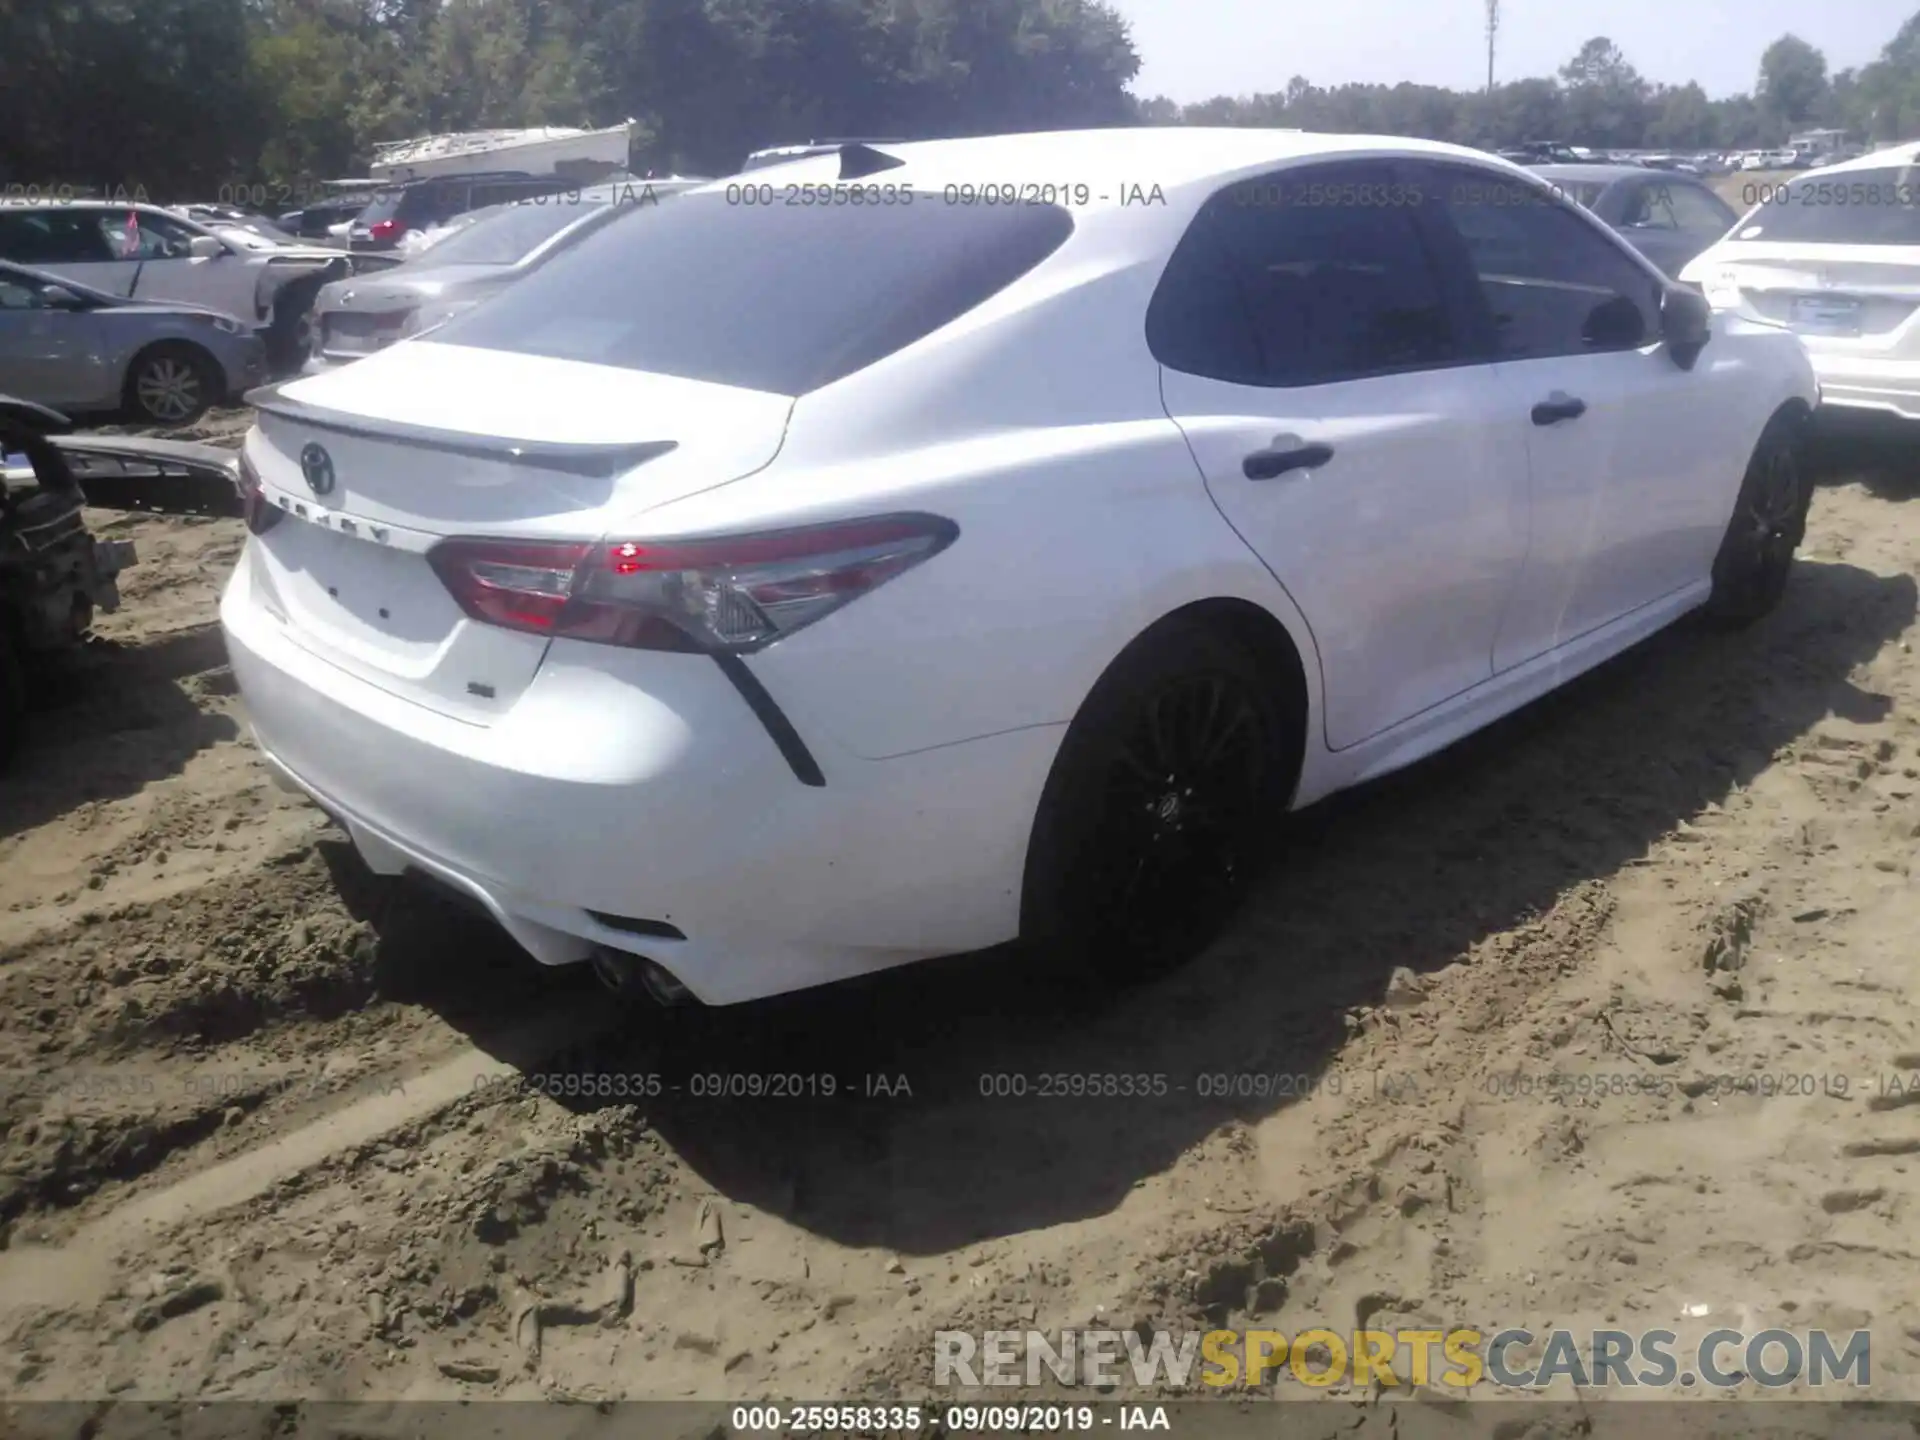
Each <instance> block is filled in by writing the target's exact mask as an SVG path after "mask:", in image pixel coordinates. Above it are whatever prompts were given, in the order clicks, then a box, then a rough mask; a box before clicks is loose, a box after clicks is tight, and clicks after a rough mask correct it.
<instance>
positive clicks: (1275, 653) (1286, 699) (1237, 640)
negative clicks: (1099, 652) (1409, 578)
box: [1116, 596, 1309, 794]
mask: <svg viewBox="0 0 1920 1440" xmlns="http://www.w3.org/2000/svg"><path fill="white" fill-rule="evenodd" d="M1165 618H1166V619H1167V620H1179V621H1185V622H1188V623H1191V624H1197V625H1201V626H1204V627H1206V628H1207V629H1209V630H1212V631H1214V632H1215V633H1217V634H1219V635H1221V636H1223V637H1224V638H1226V639H1228V640H1230V641H1232V642H1233V643H1234V644H1236V645H1238V646H1239V647H1240V648H1242V649H1243V650H1245V651H1246V652H1247V653H1248V654H1249V655H1251V656H1253V658H1254V660H1255V662H1256V663H1257V664H1258V665H1259V666H1260V671H1261V674H1262V675H1264V676H1265V677H1267V679H1268V680H1269V681H1270V682H1271V684H1272V686H1273V695H1274V699H1275V701H1276V702H1277V703H1278V704H1279V706H1280V707H1281V712H1282V713H1283V714H1284V715H1286V717H1287V719H1288V722H1289V725H1290V727H1291V728H1290V733H1289V737H1288V743H1289V745H1290V746H1291V749H1292V753H1291V754H1290V755H1288V756H1287V757H1286V761H1287V765H1288V767H1289V769H1290V771H1291V775H1292V778H1291V781H1290V782H1289V792H1288V793H1289V794H1291V793H1292V785H1293V784H1297V783H1298V781H1299V778H1300V767H1301V765H1302V764H1303V763H1304V761H1305V759H1306V737H1307V713H1308V708H1309V696H1308V692H1307V666H1306V659H1305V657H1304V656H1303V655H1302V654H1301V653H1300V647H1299V645H1298V644H1296V643H1295V641H1294V638H1293V635H1292V633H1291V632H1289V631H1288V629H1287V627H1286V626H1285V625H1284V624H1282V623H1281V621H1280V619H1279V618H1278V617H1277V616H1275V615H1274V614H1273V612H1272V611H1270V610H1263V609H1262V608H1261V607H1260V606H1258V605H1256V604H1254V603H1253V602H1252V601H1251V600H1239V599H1229V598H1227V597H1224V596H1222V597H1219V598H1216V599H1211V600H1200V601H1196V602H1195V603H1193V604H1191V605H1185V606H1182V607H1181V608H1180V609H1178V610H1175V611H1174V612H1173V613H1172V614H1171V615H1168V616H1167V617H1165ZM1116 663H1118V662H1117V661H1116Z"/></svg>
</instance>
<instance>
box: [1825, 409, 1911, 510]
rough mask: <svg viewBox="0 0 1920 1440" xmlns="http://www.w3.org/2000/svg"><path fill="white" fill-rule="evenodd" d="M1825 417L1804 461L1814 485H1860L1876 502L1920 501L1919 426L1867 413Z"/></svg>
mask: <svg viewBox="0 0 1920 1440" xmlns="http://www.w3.org/2000/svg"><path fill="white" fill-rule="evenodd" d="M1823 416H1824V418H1822V419H1821V420H1820V421H1819V422H1818V423H1817V424H1816V425H1815V427H1814V433H1813V441H1812V444H1811V445H1810V446H1809V448H1808V456H1807V458H1808V462H1809V464H1810V466H1811V468H1812V471H1813V477H1814V480H1815V483H1817V484H1821V485H1845V484H1860V485H1863V486H1865V487H1866V489H1867V492H1868V493H1869V494H1871V495H1872V496H1874V498H1876V499H1879V500H1911V499H1914V498H1915V497H1916V496H1920V425H1916V424H1915V423H1914V422H1913V421H1911V420H1901V419H1897V418H1895V417H1893V416H1890V415H1879V414H1875V413H1873V412H1871V411H1864V412H1860V413H1858V414H1852V415H1839V414H1833V415H1825V414H1824V412H1823Z"/></svg>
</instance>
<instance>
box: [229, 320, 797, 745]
mask: <svg viewBox="0 0 1920 1440" xmlns="http://www.w3.org/2000/svg"><path fill="white" fill-rule="evenodd" d="M258 398H259V402H260V415H259V420H258V423H257V424H256V425H255V427H254V429H253V431H252V432H251V433H250V434H249V435H248V437H247V441H246V453H247V457H248V459H249V461H250V462H251V463H252V465H253V468H254V470H255V471H256V473H257V474H258V476H259V480H260V485H261V489H262V493H263V495H264V497H265V500H266V503H268V504H271V505H273V506H274V507H275V508H277V509H280V510H281V511H283V512H284V513H283V514H282V515H281V516H280V518H279V519H278V520H277V521H276V522H275V523H274V524H273V525H271V526H270V527H268V528H267V529H266V530H265V531H264V533H260V534H257V535H256V536H255V537H254V538H253V540H252V542H251V543H250V544H249V546H248V563H249V564H250V565H251V566H252V567H253V568H252V578H253V581H254V584H255V587H256V592H257V594H258V595H259V598H260V603H261V604H262V606H263V607H264V608H265V609H266V610H267V611H268V612H269V613H271V614H272V615H273V616H274V617H275V618H276V619H278V620H279V621H280V622H281V623H282V624H283V625H284V626H285V627H286V632H287V634H288V637H289V638H290V639H291V640H293V642H294V643H296V644H298V645H300V646H301V647H302V648H303V649H305V650H307V651H309V652H310V653H312V654H315V655H317V656H319V657H321V658H323V659H325V660H328V661H329V662H331V663H333V664H335V665H337V666H339V667H340V668H341V669H342V670H345V671H347V672H349V673H351V674H353V675H356V676H358V677H360V678H361V679H363V680H366V681H369V682H370V683H372V684H375V685H378V686H379V687H381V688H382V689H384V690H387V691H389V692H390V693H393V694H396V695H400V696H402V697H404V698H406V699H409V700H412V701H414V702H416V703H418V704H421V705H424V706H427V707H429V708H431V709H433V710H436V711H439V712H440V713H443V714H449V715H454V716H457V717H459V718H461V719H464V720H467V721H470V722H473V723H477V724H485V723H488V722H489V721H490V720H492V719H493V718H495V717H497V716H498V715H500V714H501V713H503V712H504V711H506V710H507V709H508V708H510V707H511V706H512V704H513V703H514V701H515V700H516V699H518V697H519V696H520V694H521V693H522V692H523V691H524V690H525V689H526V687H527V685H528V684H530V683H531V682H532V680H533V677H534V675H535V673H536V672H537V671H538V669H539V666H540V662H541V659H542V658H543V657H544V655H545V653H546V649H547V641H546V639H545V638H544V637H542V636H539V635H531V634H522V633H518V632H515V631H509V630H503V629H499V628H497V627H494V626H490V625H485V624H482V623H480V622H478V621H475V620H472V619H470V618H469V617H468V616H467V615H466V614H465V612H463V611H462V610H461V608H460V607H459V605H458V604H456V603H455V601H454V599H453V596H452V595H451V594H449V593H448V591H447V589H446V587H445V586H444V585H443V584H442V583H441V581H440V579H439V577H438V576H437V575H435V573H434V572H433V570H432V568H431V566H430V565H429V564H428V562H427V559H426V555H427V551H428V550H430V549H431V548H432V546H433V545H434V544H436V543H437V542H438V541H439V540H441V539H443V538H445V537H447V536H450V535H466V536H498V537H501V538H503V539H507V538H517V539H567V540H598V539H600V538H602V537H603V536H604V535H605V534H606V532H607V528H608V526H609V525H610V524H612V523H613V520H614V517H620V516H629V515H631V514H633V513H634V512H636V511H637V510H642V509H648V508H651V507H652V506H654V505H658V504H665V503H667V502H669V501H672V500H676V499H680V498H682V497H684V496H687V495H691V494H694V493H696V492H698V491H701V490H705V489H708V488H710V487H712V486H715V485H721V484H725V483H727V482H728V481H731V480H735V479H738V478H739V477H741V476H742V475H746V474H750V473H752V472H753V471H755V470H758V469H760V468H762V467H763V466H765V465H766V464H767V463H768V462H770V461H771V460H772V459H773V457H774V456H775V455H776V454H777V453H778V451H779V449H780V444H781V441H782V438H783V437H784V435H785V432H786V423H787V416H788V413H789V411H790V410H791V408H792V405H793V401H792V400H791V398H790V397H787V396H780V395H769V394H764V393H762V392H759V391H752V390H740V389H735V388H732V387H729V386H724V385H713V384H708V383H705V382H702V381H695V380H682V379H677V378H674V377H671V376H665V375H656V374H649V373H645V372H640V371H631V370H619V369H614V368H611V367H606V366H599V365H589V364H581V363H578V362H574V361H565V360H553V359H547V358H544V357H537V356H526V355H514V354H508V353H505V352H501V351H491V350H479V349H473V348H468V347H461V346H451V345H436V344H433V343H432V342H430V341H409V342H407V343H406V344H404V345H400V346H396V347H395V348H393V349H391V350H387V351H384V352H382V353H380V354H377V355H374V356H371V357H369V358H368V359H366V360H362V361H359V362H358V363H356V364H353V365H349V366H345V367H343V368H342V369H339V370H335V371H330V372H327V373H325V374H321V375H317V376H313V377H310V378H307V379H302V380H299V381H295V382H293V383H291V384H289V385H286V386H284V387H282V388H280V389H279V390H278V391H276V392H272V393H269V394H266V395H262V396H259V397H258Z"/></svg>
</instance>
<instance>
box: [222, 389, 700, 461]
mask: <svg viewBox="0 0 1920 1440" xmlns="http://www.w3.org/2000/svg"><path fill="white" fill-rule="evenodd" d="M245 399H246V402H247V404H249V405H251V406H252V407H253V408H254V410H255V411H257V412H258V413H259V414H261V415H271V416H275V417H277V418H279V419H282V420H290V421H292V422H293V423H294V424H296V425H304V426H306V427H307V428H308V429H310V430H325V431H329V432H331V433H333V434H335V435H352V436H357V437H359V438H361V439H366V440H381V441H384V442H386V443H387V444H389V445H404V446H407V447H409V448H411V449H414V450H437V451H439V452H441V453H442V454H447V455H465V456H468V457H470V458H472V459H475V460H492V461H494V462H496V463H504V464H507V465H525V466H527V467H529V468H531V469H535V470H558V471H561V472H562V473H564V474H568V475H584V476H587V477H588V478H590V479H610V478H612V477H613V476H615V475H618V474H620V473H621V472H622V471H626V470H631V469H633V467H634V466H636V465H641V464H644V463H645V462H646V461H648V460H653V459H656V458H658V457H659V456H661V455H664V454H666V453H667V452H668V451H669V450H672V449H674V448H676V447H677V446H678V445H679V443H680V442H679V441H677V440H637V441H621V442H617V443H614V444H606V445H579V444H569V443H566V442H563V441H552V440H514V439H509V438H507V437H505V436H492V435H473V434H469V433H467V432H466V431H464V430H440V429H436V428H433V427H430V426H426V425H409V424H407V423H405V422H403V421H399V420H375V419H371V418H369V417H367V416H365V415H354V414H350V413H348V412H346V411H342V410H328V409H323V408H322V407H320V406H318V405H308V404H306V403H304V402H302V401H299V400H294V399H290V398H289V397H288V396H286V395H284V394H282V393H281V387H280V386H279V385H265V386H262V387H261V388H259V389H257V390H249V391H248V392H247V393H246V396H245Z"/></svg>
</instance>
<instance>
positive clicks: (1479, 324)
mask: <svg viewBox="0 0 1920 1440" xmlns="http://www.w3.org/2000/svg"><path fill="white" fill-rule="evenodd" d="M1419 158H1420V157H1416V156H1410V155H1406V154H1403V153H1397V152H1389V153H1385V154H1380V153H1367V152H1358V153H1355V154H1350V155H1315V156H1310V157H1306V158H1303V159H1301V160H1299V161H1296V162H1293V163H1290V164H1281V165H1275V166H1269V167H1267V168H1265V169H1262V170H1260V171H1258V172H1256V173H1254V174H1251V175H1236V176H1235V177H1233V178H1232V179H1231V180H1227V181H1225V182H1223V183H1222V184H1221V185H1220V186H1219V187H1218V188H1217V189H1215V190H1214V191H1213V192H1212V193H1211V194H1209V195H1208V196H1207V198H1206V199H1205V200H1204V201H1203V202H1202V203H1201V205H1200V207H1199V209H1198V210H1196V211H1195V212H1194V217H1193V220H1192V221H1191V222H1189V224H1188V227H1187V229H1186V230H1184V231H1182V232H1181V235H1180V239H1179V240H1178V241H1176V242H1175V243H1174V247H1173V249H1172V250H1170V251H1169V252H1168V255H1167V265H1166V267H1165V268H1164V269H1163V270H1162V271H1161V276H1160V280H1159V282H1158V283H1157V284H1156V285H1155V287H1154V295H1155V296H1157V295H1158V294H1159V290H1160V286H1161V285H1164V284H1165V283H1166V276H1167V271H1169V270H1171V269H1172V266H1173V257H1174V254H1175V253H1177V252H1178V250H1179V248H1180V245H1181V244H1182V243H1183V242H1184V241H1185V240H1186V238H1187V236H1188V234H1190V233H1191V232H1192V230H1193V227H1194V226H1195V225H1198V224H1199V223H1201V220H1202V218H1203V217H1204V216H1205V215H1206V214H1208V213H1209V210H1210V207H1211V206H1212V205H1213V204H1214V202H1215V201H1216V200H1218V199H1219V198H1220V197H1221V196H1222V195H1225V194H1226V193H1227V192H1229V191H1230V190H1232V189H1234V188H1235V187H1236V186H1240V185H1258V184H1260V183H1261V182H1262V181H1265V180H1268V179H1270V178H1272V177H1275V176H1279V175H1285V176H1286V177H1287V180H1286V182H1285V183H1287V184H1289V185H1291V184H1297V183H1301V182H1302V181H1303V180H1305V181H1306V182H1307V183H1311V176H1312V174H1313V173H1314V172H1315V171H1323V170H1334V171H1339V170H1347V169H1352V168H1353V167H1355V166H1359V165H1377V166H1380V167H1382V168H1383V169H1385V170H1386V171H1387V172H1388V173H1389V174H1390V175H1391V176H1392V177H1393V180H1394V183H1396V184H1400V183H1411V181H1412V175H1411V173H1410V172H1411V165H1412V164H1414V163H1417V161H1418V160H1419ZM1408 208H1409V209H1410V210H1411V211H1412V219H1413V226H1414V240H1415V243H1416V244H1417V245H1418V246H1419V247H1420V251H1421V253H1422V254H1423V255H1424V256H1425V257H1426V260H1427V267H1428V272H1429V276H1430V278H1431V279H1432V281H1433V286H1434V289H1435V291H1436V292H1438V294H1439V296H1440V302H1441V307H1442V310H1443V312H1444V314H1445V315H1446V319H1447V324H1448V327H1449V328H1450V329H1451V331H1452V335H1453V339H1454V342H1455V344H1456V345H1457V346H1458V352H1457V353H1456V354H1454V355H1453V356H1451V357H1449V358H1448V359H1445V360H1423V361H1419V362H1417V363H1412V364H1406V365H1390V366H1384V367H1382V368H1380V369H1377V370H1364V371H1360V372H1357V373H1355V374H1350V375H1340V376H1336V377H1332V378H1328V379H1316V380H1306V381H1289V380H1275V379H1272V378H1264V377H1263V378H1261V379H1258V380H1254V379H1242V378H1233V377H1228V376H1225V375H1209V374H1205V373H1202V372H1200V371H1197V370H1183V369H1181V368H1180V367H1178V366H1176V365H1170V364H1168V363H1167V362H1166V361H1164V360H1162V359H1161V358H1160V356H1159V355H1158V354H1155V355H1154V357H1153V358H1154V361H1155V363H1156V364H1158V365H1160V366H1161V368H1162V369H1164V370H1171V371H1173V372H1174V373H1175V374H1178V375H1190V376H1192V377H1193V378H1195V379H1198V380H1209V381H1212V382H1213V383H1215V384H1219V385H1240V386H1244V387H1246V388H1248V389H1256V390H1315V389H1319V388H1320V387H1322V386H1325V385H1353V384H1364V383H1365V382H1367V381H1369V380H1383V379H1388V378H1391V377H1394V376H1399V375H1427V374H1437V373H1440V372H1442V371H1447V370H1458V369H1462V368H1464V367H1467V366H1473V365H1484V364H1487V363H1488V362H1489V360H1490V359H1491V351H1492V325H1493V322H1492V319H1491V317H1490V316H1489V315H1487V314H1486V312H1485V307H1484V305H1483V304H1481V303H1480V301H1479V299H1478V290H1479V280H1478V277H1477V276H1475V275H1474V274H1473V272H1472V270H1471V268H1470V267H1469V268H1468V269H1467V271H1466V273H1465V277H1464V278H1465V280H1466V281H1467V282H1469V283H1468V284H1466V285H1463V284H1462V283H1461V281H1462V276H1461V274H1460V273H1459V272H1458V270H1457V268H1456V267H1457V263H1458V262H1457V261H1450V260H1449V258H1448V257H1447V255H1446V254H1445V252H1444V251H1443V250H1441V249H1438V248H1436V246H1435V243H1434V241H1435V239H1436V236H1435V234H1434V228H1433V225H1432V222H1431V217H1430V216H1429V215H1428V214H1427V207H1426V206H1425V205H1424V204H1416V205H1412V206H1409V207H1408ZM1455 243H1456V244H1457V243H1458V238H1457V237H1455ZM1229 275H1230V278H1231V280H1232V283H1233V288H1234V290H1235V292H1236V293H1237V294H1238V295H1239V296H1240V299H1241V304H1242V306H1243V307H1244V308H1245V309H1246V311H1247V314H1246V323H1247V329H1248V331H1249V333H1250V334H1251V335H1252V338H1253V348H1254V352H1255V353H1256V354H1257V355H1259V357H1260V362H1261V367H1262V369H1263V370H1264V369H1265V368H1266V351H1265V347H1264V345H1263V344H1262V342H1261V338H1260V330H1259V327H1258V326H1257V325H1255V324H1254V323H1253V315H1252V307H1251V306H1250V305H1248V303H1247V299H1246V285H1245V281H1244V278H1243V277H1242V276H1241V274H1240V272H1239V271H1238V270H1237V269H1236V270H1231V271H1230V272H1229ZM1152 308H1153V297H1151V296H1150V297H1149V298H1148V302H1147V311H1146V312H1143V314H1142V316H1141V326H1142V329H1143V330H1144V329H1145V326H1146V314H1147V313H1150V312H1151V311H1152ZM1482 331H1484V332H1485V333H1484V334H1482V333H1481V332H1482ZM1148 349H1149V353H1151V352H1152V344H1151V341H1149V343H1148Z"/></svg>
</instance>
